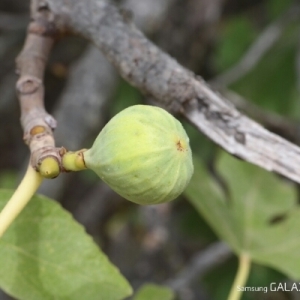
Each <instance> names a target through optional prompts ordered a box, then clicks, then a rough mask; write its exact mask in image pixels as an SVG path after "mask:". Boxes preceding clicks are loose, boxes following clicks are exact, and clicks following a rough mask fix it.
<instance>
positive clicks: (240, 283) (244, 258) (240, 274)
mask: <svg viewBox="0 0 300 300" xmlns="http://www.w3.org/2000/svg"><path fill="white" fill-rule="evenodd" d="M250 267H251V258H250V256H249V255H248V254H247V253H242V254H240V256H239V267H238V271H237V274H236V276H235V279H234V282H233V285H232V287H231V290H230V293H229V296H228V300H239V299H240V298H241V296H242V291H241V290H239V287H240V288H242V287H244V286H245V284H246V282H247V279H248V276H249V272H250Z"/></svg>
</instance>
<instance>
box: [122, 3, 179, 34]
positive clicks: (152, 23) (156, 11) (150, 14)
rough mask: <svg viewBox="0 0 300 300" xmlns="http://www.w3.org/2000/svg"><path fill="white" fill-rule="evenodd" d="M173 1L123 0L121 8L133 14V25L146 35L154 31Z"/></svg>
mask: <svg viewBox="0 0 300 300" xmlns="http://www.w3.org/2000/svg"><path fill="white" fill-rule="evenodd" d="M173 2H175V0H164V1H161V0H143V1H141V0H125V1H124V3H122V7H124V8H125V9H129V10H130V11H132V12H133V20H134V22H135V24H136V25H137V26H138V27H139V28H140V29H141V30H142V31H144V32H145V31H146V32H147V33H150V32H153V31H156V30H157V29H158V28H160V25H161V23H162V21H163V19H164V17H165V15H166V12H167V10H168V8H169V7H170V5H171V4H172V3H173Z"/></svg>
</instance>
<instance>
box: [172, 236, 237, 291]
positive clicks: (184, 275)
mask: <svg viewBox="0 0 300 300" xmlns="http://www.w3.org/2000/svg"><path fill="white" fill-rule="evenodd" d="M231 256H232V252H231V250H230V248H229V247H228V246H227V245H226V244H224V243H223V242H216V243H214V244H212V245H210V246H208V247H207V248H206V249H204V250H203V251H201V252H199V253H197V254H196V255H195V256H194V257H192V259H191V261H190V262H189V263H188V264H187V265H186V266H185V267H184V269H183V270H181V271H180V272H179V274H177V275H176V276H175V277H174V278H172V279H169V280H168V281H167V282H166V285H168V286H169V287H171V288H172V289H174V290H175V291H179V290H180V289H182V288H185V287H187V286H188V285H190V284H191V282H192V281H193V280H195V278H196V277H197V278H198V277H199V276H203V275H204V274H205V273H207V272H208V271H210V270H211V269H213V268H214V267H216V266H218V265H220V264H221V263H223V262H224V261H226V260H227V259H228V258H229V257H231Z"/></svg>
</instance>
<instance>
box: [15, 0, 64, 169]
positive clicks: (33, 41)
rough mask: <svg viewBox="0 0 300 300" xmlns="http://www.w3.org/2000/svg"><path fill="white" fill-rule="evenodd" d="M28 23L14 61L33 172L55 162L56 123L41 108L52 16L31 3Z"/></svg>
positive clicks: (42, 8) (38, 5) (39, 5)
mask: <svg viewBox="0 0 300 300" xmlns="http://www.w3.org/2000/svg"><path fill="white" fill-rule="evenodd" d="M31 8H32V11H31V15H32V19H33V20H32V22H31V23H30V24H29V26H28V32H27V37H26V40H25V45H24V48H23V49H22V51H21V53H20V55H19V56H18V58H17V60H16V64H17V73H18V74H19V75H20V78H19V80H18V82H17V85H16V89H17V93H18V97H19V102H20V107H21V123H22V127H23V131H24V140H25V143H26V144H27V145H28V146H29V148H30V151H31V154H32V155H31V164H32V166H33V167H34V168H35V169H36V170H37V169H38V166H39V165H41V163H42V160H43V159H44V158H45V157H47V156H49V155H51V156H52V157H53V158H54V159H56V160H59V157H60V155H59V152H58V151H53V148H54V146H55V143H54V139H53V134H52V130H53V129H54V128H55V127H56V121H55V120H54V118H53V117H52V116H51V115H49V114H48V113H47V112H46V111H45V108H44V86H43V76H44V70H45V64H46V62H47V59H48V55H49V53H50V50H51V48H52V45H53V43H54V34H55V29H54V23H53V15H52V14H51V13H50V11H49V10H48V9H47V7H46V6H45V5H44V4H43V3H42V2H40V1H38V0H37V1H32V7H31Z"/></svg>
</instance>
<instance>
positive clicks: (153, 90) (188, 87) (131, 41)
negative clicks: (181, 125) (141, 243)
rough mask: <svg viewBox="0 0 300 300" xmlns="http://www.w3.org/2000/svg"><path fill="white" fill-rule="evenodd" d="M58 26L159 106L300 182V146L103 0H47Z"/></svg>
mask: <svg viewBox="0 0 300 300" xmlns="http://www.w3.org/2000/svg"><path fill="white" fill-rule="evenodd" d="M47 3H48V4H49V7H50V8H51V10H52V11H53V13H54V14H55V16H56V17H57V21H58V22H60V23H61V22H64V23H65V24H66V26H67V27H68V28H70V29H72V30H73V31H76V32H78V33H80V34H82V35H83V36H85V37H86V38H88V39H90V40H92V41H93V42H94V43H95V44H96V45H97V46H98V47H99V48H100V49H102V51H103V52H104V53H105V54H106V55H107V56H108V58H109V59H110V60H111V61H112V62H113V64H114V65H115V66H116V67H117V69H118V70H119V72H120V73H121V75H122V76H123V77H124V78H125V79H126V80H128V81H129V82H130V83H132V84H133V85H134V86H135V87H137V88H139V89H140V90H141V91H143V92H144V93H145V94H148V95H150V96H152V97H154V98H155V99H157V101H158V103H159V105H160V106H163V107H164V108H166V109H169V110H171V111H172V112H175V113H176V112H181V113H182V114H183V115H184V116H185V117H186V118H187V119H188V120H189V121H190V122H191V123H192V124H194V125H195V126H196V128H198V129H199V130H200V131H201V132H203V133H204V134H205V135H207V136H208V137H209V138H210V139H211V140H213V141H214V142H216V143H217V144H218V145H220V146H221V147H223V148H224V149H225V150H226V151H228V152H229V153H231V154H234V155H236V156H238V157H241V158H242V159H244V160H246V161H248V162H251V163H254V164H256V165H258V166H260V167H262V168H265V169H267V170H269V171H275V172H278V173H279V174H282V175H284V176H286V177H288V178H290V179H292V180H295V181H297V182H300V169H299V168H298V166H299V164H300V148H298V147H297V146H295V145H293V144H291V143H289V142H288V141H286V140H284V139H283V138H281V137H279V136H277V135H275V134H272V133H271V132H269V131H268V130H266V129H264V128H263V127H262V126H260V125H259V124H257V123H256V122H254V121H252V120H251V119H249V118H248V117H246V116H244V115H242V114H241V113H240V112H238V111H237V110H236V109H235V107H234V106H233V105H232V104H230V102H229V101H227V100H226V99H224V98H223V97H222V96H220V95H219V94H218V93H216V92H214V91H213V90H212V89H211V88H210V87H209V86H208V85H207V84H206V83H205V82H204V81H203V80H202V79H201V78H199V77H196V76H195V75H194V74H193V73H191V72H190V71H188V70H187V69H185V68H183V67H182V66H180V65H179V64H178V63H177V62H176V61H175V60H174V59H172V58H171V57H170V56H168V55H167V54H166V53H163V52H162V51H161V50H160V49H159V48H158V47H156V46H155V45H153V44H152V43H151V42H150V41H149V40H147V39H146V38H145V36H144V35H143V34H142V33H141V32H140V31H139V30H137V29H136V28H135V26H134V25H133V24H132V22H131V21H130V20H128V19H127V18H126V16H123V15H121V14H120V13H119V11H118V9H117V8H116V7H114V6H113V5H112V4H110V3H108V2H106V1H103V0H98V1H95V0H88V1H84V2H81V1H80V2H79V1H76V0H70V1H68V2H66V1H63V0H47Z"/></svg>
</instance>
